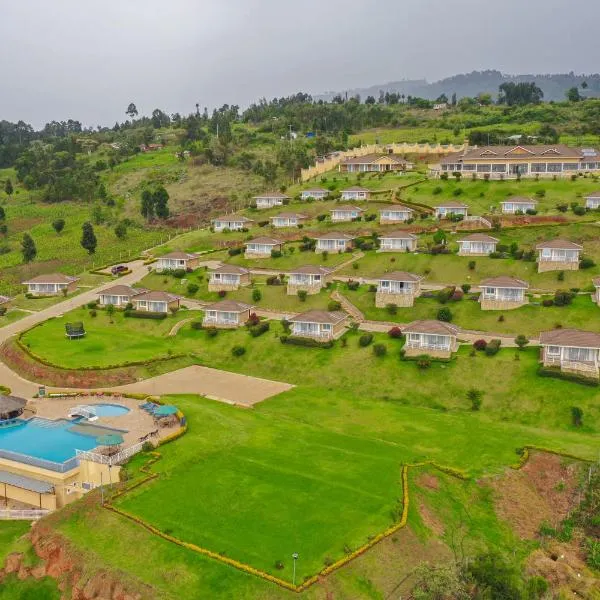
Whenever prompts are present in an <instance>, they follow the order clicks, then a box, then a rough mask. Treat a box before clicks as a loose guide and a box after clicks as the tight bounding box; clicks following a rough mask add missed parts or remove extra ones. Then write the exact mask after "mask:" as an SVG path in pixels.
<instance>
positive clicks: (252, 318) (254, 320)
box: [246, 313, 260, 327]
mask: <svg viewBox="0 0 600 600" xmlns="http://www.w3.org/2000/svg"><path fill="white" fill-rule="evenodd" d="M259 323H260V317H259V316H258V315H257V314H256V313H250V315H249V316H248V320H247V321H246V325H247V326H248V327H254V326H255V325H258V324H259Z"/></svg>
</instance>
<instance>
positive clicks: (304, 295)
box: [298, 290, 308, 302]
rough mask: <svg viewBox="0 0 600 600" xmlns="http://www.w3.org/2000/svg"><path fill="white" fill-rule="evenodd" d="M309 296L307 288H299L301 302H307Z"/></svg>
mask: <svg viewBox="0 0 600 600" xmlns="http://www.w3.org/2000/svg"><path fill="white" fill-rule="evenodd" d="M307 296H308V292H307V291H306V290H298V300H300V302H306V298H307Z"/></svg>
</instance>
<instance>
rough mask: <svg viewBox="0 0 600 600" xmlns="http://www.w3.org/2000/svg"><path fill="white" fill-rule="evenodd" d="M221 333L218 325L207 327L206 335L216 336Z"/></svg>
mask: <svg viewBox="0 0 600 600" xmlns="http://www.w3.org/2000/svg"><path fill="white" fill-rule="evenodd" d="M217 335H219V330H218V329H217V328H216V327H207V328H206V337H209V338H214V337H217Z"/></svg>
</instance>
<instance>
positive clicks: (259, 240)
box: [246, 235, 283, 246]
mask: <svg viewBox="0 0 600 600" xmlns="http://www.w3.org/2000/svg"><path fill="white" fill-rule="evenodd" d="M282 243H283V242H282V241H281V240H276V239H275V238H272V237H267V236H266V235H263V236H259V237H255V238H253V239H251V240H248V241H247V242H246V246H247V245H248V244H264V245H265V246H277V245H278V244H282Z"/></svg>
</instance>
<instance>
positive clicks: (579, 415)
mask: <svg viewBox="0 0 600 600" xmlns="http://www.w3.org/2000/svg"><path fill="white" fill-rule="evenodd" d="M571 421H572V423H573V425H574V426H575V427H581V426H582V425H583V410H581V408H579V406H572V407H571Z"/></svg>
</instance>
